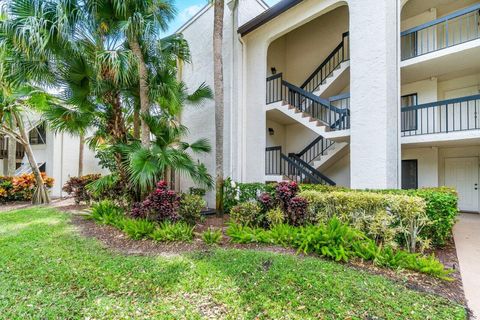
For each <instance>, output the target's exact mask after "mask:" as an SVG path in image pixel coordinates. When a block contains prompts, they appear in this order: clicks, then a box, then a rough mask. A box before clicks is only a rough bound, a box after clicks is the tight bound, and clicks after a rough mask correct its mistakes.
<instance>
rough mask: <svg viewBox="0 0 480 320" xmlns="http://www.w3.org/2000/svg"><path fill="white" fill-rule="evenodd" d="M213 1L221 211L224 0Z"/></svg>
mask: <svg viewBox="0 0 480 320" xmlns="http://www.w3.org/2000/svg"><path fill="white" fill-rule="evenodd" d="M210 1H213V11H214V13H213V88H214V92H215V176H216V178H215V181H216V182H215V189H216V209H217V211H219V212H223V183H224V177H223V127H224V125H223V122H224V85H223V16H224V10H225V2H224V0H210Z"/></svg>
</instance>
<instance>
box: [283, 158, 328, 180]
mask: <svg viewBox="0 0 480 320" xmlns="http://www.w3.org/2000/svg"><path fill="white" fill-rule="evenodd" d="M280 158H281V159H282V160H284V161H285V162H287V163H288V164H289V165H291V166H293V167H294V168H295V170H297V171H299V172H300V173H301V174H303V175H305V176H306V177H307V178H308V179H310V180H311V181H313V182H314V183H316V184H322V181H321V180H319V179H318V178H317V177H315V176H314V175H313V174H311V173H310V172H308V171H307V170H305V168H303V167H302V166H299V165H298V163H296V162H295V161H294V160H293V159H291V158H290V157H287V156H286V155H285V154H283V153H282V154H280ZM289 174H290V175H293V173H287V172H285V173H284V175H285V176H288V175H289Z"/></svg>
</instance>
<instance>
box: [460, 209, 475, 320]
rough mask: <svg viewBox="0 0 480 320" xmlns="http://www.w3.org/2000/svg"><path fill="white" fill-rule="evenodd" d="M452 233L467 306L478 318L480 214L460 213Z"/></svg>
mask: <svg viewBox="0 0 480 320" xmlns="http://www.w3.org/2000/svg"><path fill="white" fill-rule="evenodd" d="M453 235H454V238H455V246H456V248H457V256H458V260H459V263H460V273H461V275H462V280H463V288H464V290H465V297H466V298H467V303H468V307H469V308H470V309H471V310H472V311H473V317H474V319H479V320H480V214H474V213H462V214H461V215H460V218H459V221H458V222H457V224H456V225H455V227H454V229H453Z"/></svg>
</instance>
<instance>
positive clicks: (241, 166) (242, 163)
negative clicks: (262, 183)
mask: <svg viewBox="0 0 480 320" xmlns="http://www.w3.org/2000/svg"><path fill="white" fill-rule="evenodd" d="M238 39H239V40H240V44H241V46H242V60H241V64H242V68H241V75H240V77H241V87H240V90H239V91H240V94H239V106H240V112H239V117H238V128H239V134H238V135H239V136H240V139H239V140H240V146H239V147H237V149H239V151H240V156H239V157H237V159H238V160H237V161H238V176H239V178H240V179H239V180H240V181H242V182H243V181H245V180H246V177H245V167H244V166H245V163H246V155H247V151H246V146H245V134H244V130H243V129H244V128H243V126H242V123H243V120H244V119H245V118H246V106H245V101H246V94H245V88H246V84H247V79H246V74H247V73H246V68H247V44H246V43H245V41H244V40H243V38H242V37H241V36H239V37H238Z"/></svg>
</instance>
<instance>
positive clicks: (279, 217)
mask: <svg viewBox="0 0 480 320" xmlns="http://www.w3.org/2000/svg"><path fill="white" fill-rule="evenodd" d="M266 219H267V222H268V225H270V226H276V225H279V224H282V223H283V222H284V221H285V214H284V213H283V211H282V209H280V208H278V207H277V208H274V209H271V210H268V211H267V214H266Z"/></svg>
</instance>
